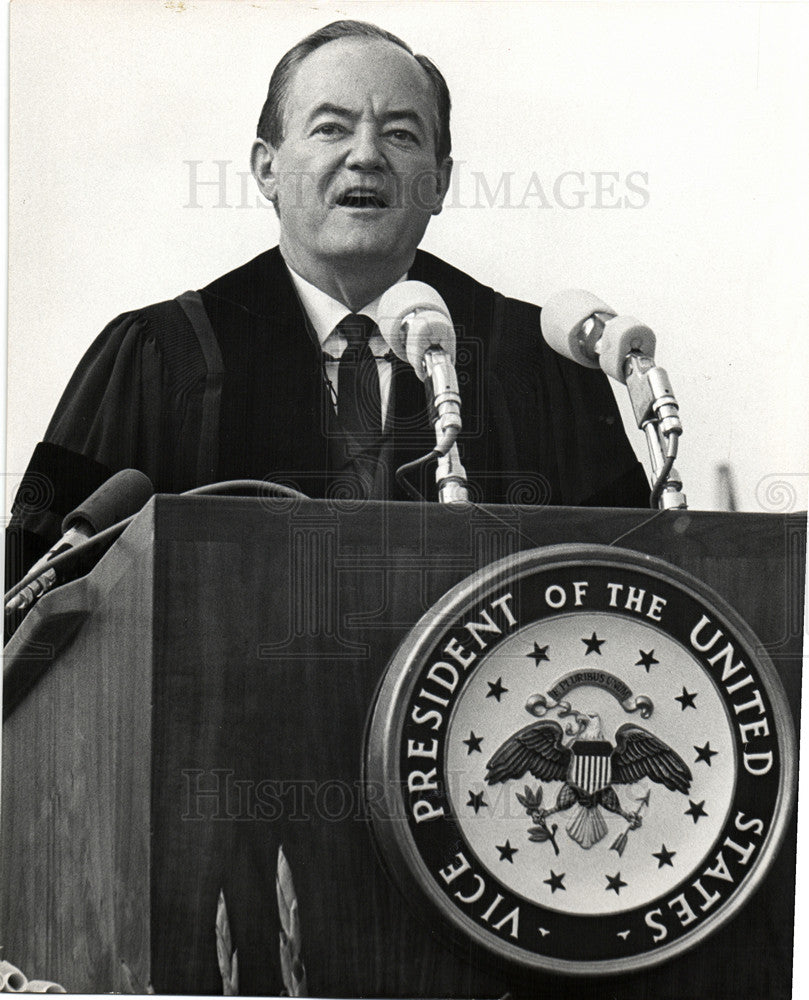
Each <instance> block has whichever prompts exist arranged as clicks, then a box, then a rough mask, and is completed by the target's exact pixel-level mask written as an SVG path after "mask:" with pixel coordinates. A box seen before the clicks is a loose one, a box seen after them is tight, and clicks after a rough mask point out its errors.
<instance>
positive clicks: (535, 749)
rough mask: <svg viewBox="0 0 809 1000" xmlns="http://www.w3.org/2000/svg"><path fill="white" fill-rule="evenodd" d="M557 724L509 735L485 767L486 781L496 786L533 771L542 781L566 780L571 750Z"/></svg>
mask: <svg viewBox="0 0 809 1000" xmlns="http://www.w3.org/2000/svg"><path fill="white" fill-rule="evenodd" d="M562 736H563V732H562V727H561V726H560V725H559V723H558V722H553V721H551V720H548V721H547V722H534V723H533V724H532V725H530V726H526V727H525V729H521V730H520V731H519V732H517V733H514V735H513V736H510V737H509V738H508V739H507V740H506V742H505V743H504V744H503V745H502V746H501V747H500V748H499V749H498V750H496V751H495V753H494V754H493V755H492V758H491V760H490V761H489V762H488V764H487V765H486V781H487V783H488V784H490V785H495V784H497V782H499V781H508V780H509V778H521V777H522V776H523V775H524V774H525V772H526V771H530V773H531V774H533V776H534V777H535V778H539V779H540V780H542V781H564V780H565V778H566V777H567V770H568V765H569V763H570V750H568V748H567V747H564V746H562Z"/></svg>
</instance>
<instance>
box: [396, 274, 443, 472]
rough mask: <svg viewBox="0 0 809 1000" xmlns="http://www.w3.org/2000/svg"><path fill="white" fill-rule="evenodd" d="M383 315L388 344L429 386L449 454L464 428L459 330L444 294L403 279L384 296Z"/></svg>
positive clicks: (432, 403) (440, 449) (441, 443)
mask: <svg viewBox="0 0 809 1000" xmlns="http://www.w3.org/2000/svg"><path fill="white" fill-rule="evenodd" d="M378 316H379V318H378V321H377V325H378V326H379V332H380V333H381V334H382V337H383V339H384V340H385V342H386V343H387V344H388V346H389V347H390V349H391V350H392V351H393V353H394V354H395V355H396V357H397V358H399V359H400V360H402V361H406V362H408V364H410V365H411V366H412V368H413V370H414V371H415V373H416V375H417V376H418V377H419V378H420V379H421V381H422V382H424V383H425V385H426V386H427V387H428V400H429V402H430V404H431V406H434V407H435V418H434V422H435V424H436V429H437V430H438V429H440V431H441V439H440V440H439V443H438V444H436V450H437V451H440V452H441V454H442V455H444V454H446V452H447V451H449V449H450V447H451V446H452V445H453V444H454V442H455V439H456V438H457V436H458V433H459V432H460V430H461V397H460V394H459V392H458V377H457V375H456V374H455V328H454V327H453V325H452V320H451V319H450V315H449V309H447V307H446V304H445V303H444V300H443V299H442V298H441V296H440V295H439V294H438V292H437V291H436V290H435V289H434V288H431V287H430V286H429V285H425V284H424V282H422V281H400V282H399V284H398V285H394V286H393V287H392V288H389V289H388V290H387V292H385V294H384V295H383V296H382V298H381V299H380V300H379V312H378ZM430 390H432V394H430Z"/></svg>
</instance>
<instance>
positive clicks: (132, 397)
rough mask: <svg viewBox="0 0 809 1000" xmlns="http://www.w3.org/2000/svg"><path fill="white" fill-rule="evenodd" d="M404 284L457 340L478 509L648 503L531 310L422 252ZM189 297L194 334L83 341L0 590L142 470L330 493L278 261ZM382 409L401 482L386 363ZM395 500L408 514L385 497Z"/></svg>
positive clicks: (605, 409) (321, 387)
mask: <svg viewBox="0 0 809 1000" xmlns="http://www.w3.org/2000/svg"><path fill="white" fill-rule="evenodd" d="M409 277H410V278H412V279H415V280H418V281H424V282H426V283H427V284H429V285H432V286H433V287H434V288H435V289H436V290H437V291H438V292H439V294H440V295H441V296H442V298H443V299H444V301H445V302H446V304H447V306H448V307H449V311H450V314H451V316H452V318H453V322H454V323H455V326H456V331H457V335H458V357H457V370H458V379H459V383H460V387H461V394H462V400H463V421H464V429H463V432H462V434H461V437H460V439H459V447H460V451H461V455H462V460H463V462H464V464H465V466H466V469H467V472H468V474H469V478H470V481H471V483H472V496H473V499H476V500H480V501H483V502H488V503H537V504H554V505H597V506H633V507H637V506H645V505H646V504H647V502H648V486H647V483H646V479H645V476H644V474H643V471H642V469H641V467H640V465H639V463H638V462H637V460H636V458H635V456H634V453H633V452H632V449H631V448H630V446H629V443H628V441H627V439H626V436H625V433H624V429H623V426H622V423H621V419H620V416H619V414H618V410H617V407H616V405H615V401H614V398H613V395H612V392H611V391H610V388H609V385H608V384H607V379H606V377H605V376H604V375H603V374H602V373H601V372H600V371H596V370H589V369H585V368H582V367H579V366H578V365H575V364H573V363H572V362H570V361H568V360H566V359H565V358H562V357H560V356H558V355H557V354H555V353H554V352H553V351H551V350H550V349H549V348H548V347H547V346H546V344H545V342H544V340H543V338H542V336H541V334H540V325H539V316H540V310H539V308H538V307H536V306H533V305H530V304H528V303H525V302H519V301H517V300H515V299H509V298H506V297H505V296H503V295H500V294H499V293H497V292H495V291H493V290H492V289H491V288H487V287H485V286H484V285H481V284H479V283H478V282H477V281H475V280H474V279H472V278H471V277H469V276H468V275H466V274H464V273H463V272H461V271H459V270H457V269H456V268H454V267H451V266H450V265H448V264H446V263H444V262H443V261H441V260H439V259H437V258H436V257H433V256H432V255H430V254H427V253H424V252H421V251H419V252H418V253H417V255H416V259H415V261H414V264H413V266H412V268H411V269H410V272H409ZM199 296H200V298H201V302H202V304H203V305H204V314H203V316H204V318H205V322H203V323H202V324H201V325H202V326H203V327H205V328H206V329H207V332H205V333H201V332H200V329H199V327H200V324H194V323H192V322H191V320H190V319H189V315H188V313H187V310H186V309H185V308H183V306H182V304H181V301H178V300H171V301H168V302H161V303H158V304H156V305H152V306H148V307H146V308H145V309H139V310H136V311H133V312H128V313H124V314H123V315H122V316H119V317H118V318H117V319H115V320H113V322H112V323H110V324H109V326H107V328H106V329H105V330H104V331H103V332H102V333H101V335H100V336H99V337H98V339H97V340H96V341H95V342H94V343H93V345H92V346H91V348H90V349H89V351H88V352H87V354H86V355H85V357H84V359H83V360H82V361H81V363H80V364H79V366H78V368H77V369H76V372H75V373H74V375H73V377H72V379H71V380H70V383H69V384H68V386H67V389H66V390H65V393H64V395H63V397H62V400H61V401H60V403H59V405H58V407H57V409H56V412H55V414H54V416H53V419H52V420H51V423H50V425H49V427H48V429H47V431H46V434H45V438H44V440H43V442H41V443H40V444H39V445H38V446H37V449H36V451H35V453H34V456H33V458H32V461H31V465H30V466H29V470H28V472H27V474H26V479H25V480H24V482H23V485H22V486H21V488H20V490H19V491H18V501H19V502H18V503H17V505H16V510H15V511H14V517H13V521H12V525H11V528H10V531H9V539H8V545H7V550H8V557H9V558H8V559H7V582H10V581H12V580H14V579H16V578H18V576H19V575H21V573H22V571H23V569H24V568H25V567H27V566H28V565H30V564H31V563H32V562H33V561H34V559H36V558H38V557H39V555H41V554H42V553H43V552H44V551H46V550H47V548H48V547H49V546H50V545H51V544H53V542H54V541H55V540H56V539H57V538H58V537H59V530H60V524H61V520H62V518H63V517H64V515H65V514H66V513H68V512H69V511H70V510H72V509H73V508H74V507H76V506H77V505H78V504H79V503H80V502H81V500H83V499H84V498H85V497H86V496H87V495H88V494H89V493H90V492H92V490H94V489H95V488H96V487H97V486H98V485H100V484H101V483H102V482H103V481H104V480H105V479H106V478H108V477H109V476H110V475H111V474H112V473H113V472H115V471H117V470H119V469H123V468H137V469H141V470H142V471H143V472H145V473H146V474H147V475H148V476H149V477H150V479H151V480H152V482H153V483H154V486H155V489H156V490H157V491H158V492H180V491H183V490H187V489H190V488H192V487H194V486H198V485H202V484H203V483H208V482H216V481H219V480H227V479H236V478H251V479H267V480H276V481H281V482H284V483H286V484H288V485H292V486H296V487H297V488H298V489H300V490H301V491H302V492H304V493H306V494H307V495H309V496H312V497H323V496H327V495H328V491H329V487H330V483H331V482H332V478H333V467H334V454H333V450H332V447H331V445H330V432H329V427H330V415H331V410H330V405H331V404H330V401H329V395H328V388H327V382H326V379H325V376H324V372H323V368H322V363H321V362H322V359H321V354H320V349H319V347H318V345H317V341H316V338H315V337H314V336H313V335H312V333H311V331H310V330H308V324H307V321H306V319H305V314H304V312H303V309H302V307H301V304H300V301H299V299H298V297H297V294H296V292H295V289H294V286H293V284H292V281H291V279H290V277H289V273H288V271H287V269H286V267H285V265H284V263H283V260H282V258H281V255H280V253H279V251H278V248H274V249H272V250H269V251H266V252H265V253H262V254H261V255H259V256H258V257H256V258H255V259H254V260H252V261H250V262H249V263H247V264H245V265H243V266H242V267H239V268H237V269H236V270H234V271H231V272H230V273H228V274H226V275H224V276H223V277H221V278H218V279H217V280H216V281H213V282H212V283H211V284H210V285H208V286H206V287H205V288H203V289H201V290H200V292H199ZM179 298H180V299H182V298H183V297H179ZM196 301H197V306H199V299H197V300H196ZM207 321H209V324H208V322H207ZM391 408H392V412H391V414H390V416H389V422H390V426H391V427H392V430H391V435H392V438H391V445H390V447H391V450H392V455H391V456H390V459H391V463H390V464H391V466H392V468H396V467H397V466H398V465H400V464H402V463H403V462H406V461H409V460H411V459H414V458H417V457H418V456H420V455H422V454H425V453H426V452H429V451H430V450H431V449H432V447H433V445H434V442H435V437H434V432H433V430H432V427H431V426H430V424H429V421H428V418H427V411H426V406H425V398H424V387H423V385H422V384H421V382H419V380H418V379H417V378H416V376H415V374H414V373H413V372H412V370H411V369H409V367H408V366H407V365H405V364H403V363H401V362H399V361H398V360H397V361H394V372H393V381H392V402H391ZM428 482H429V480H428ZM433 490H434V486H433ZM390 496H391V498H392V499H403V498H404V497H403V494H401V493H399V491H398V489H396V488H393V489H392V492H391V494H390Z"/></svg>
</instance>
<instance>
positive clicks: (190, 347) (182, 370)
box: [6, 300, 207, 588]
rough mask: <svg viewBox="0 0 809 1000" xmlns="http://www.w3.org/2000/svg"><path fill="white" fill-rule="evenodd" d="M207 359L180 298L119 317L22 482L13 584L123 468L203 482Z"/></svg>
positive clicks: (10, 540)
mask: <svg viewBox="0 0 809 1000" xmlns="http://www.w3.org/2000/svg"><path fill="white" fill-rule="evenodd" d="M206 374H207V367H206V364H205V359H204V357H203V354H202V351H201V349H200V346H199V341H198V339H197V337H196V334H195V331H194V329H193V327H192V326H191V324H190V323H189V321H188V319H187V317H186V314H185V312H184V311H183V309H181V308H180V306H179V305H178V303H177V301H175V300H172V301H169V302H163V303H158V304H157V305H155V306H149V307H148V308H146V309H142V310H138V311H136V312H129V313H125V314H123V315H121V316H119V317H118V318H117V319H115V320H113V321H112V323H110V324H109V325H108V326H107V327H106V328H105V329H104V331H103V332H102V333H101V334H100V335H99V337H98V338H97V339H96V340H95V341H94V343H93V344H92V346H91V347H90V349H89V350H88V351H87V353H86V354H85V356H84V358H83V359H82V360H81V362H80V363H79V365H78V367H77V368H76V371H75V372H74V374H73V377H72V378H71V379H70V382H69V383H68V386H67V388H66V389H65V392H64V394H63V396H62V398H61V400H60V402H59V405H58V406H57V408H56V412H55V413H54V415H53V418H52V419H51V422H50V424H49V425H48V429H47V431H46V432H45V437H44V440H43V441H41V442H40V443H39V444H38V445H37V448H36V450H35V451H34V455H33V457H32V459H31V462H30V464H29V467H28V469H27V471H26V473H25V476H24V477H23V480H22V483H21V485H20V487H19V489H18V490H17V494H16V497H15V501H14V504H13V506H12V519H11V523H10V524H9V528H8V530H7V532H6V587H7V588H8V587H9V586H11V585H12V584H13V583H14V582H16V580H18V579H19V578H20V577H21V576H22V575H23V573H24V572H25V570H26V569H27V568H28V567H29V566H30V565H31V564H32V563H33V562H35V561H36V560H37V559H38V558H39V557H40V556H41V555H43V554H44V553H45V552H46V551H47V550H48V548H50V547H51V546H52V545H53V544H54V542H55V541H57V539H58V538H59V537H60V535H61V523H62V519H63V518H64V516H65V515H66V514H68V513H69V512H70V511H71V510H73V509H74V508H75V507H77V506H78V505H79V503H81V501H82V500H84V499H86V497H87V496H88V495H89V494H90V493H92V492H93V491H94V490H95V489H96V488H97V487H98V486H100V485H101V483H103V482H104V481H105V480H106V479H108V478H109V476H110V475H112V474H113V473H114V472H117V471H119V470H120V469H126V468H135V469H140V470H141V471H142V472H144V473H146V475H147V476H149V478H150V479H151V480H152V483H153V485H154V487H155V490H156V491H157V492H178V491H181V490H184V489H189V488H191V487H192V486H195V485H198V482H197V479H198V475H199V467H200V448H201V447H202V442H201V441H200V433H201V430H200V428H201V425H202V414H203V410H204V406H203V403H204V396H205V387H206Z"/></svg>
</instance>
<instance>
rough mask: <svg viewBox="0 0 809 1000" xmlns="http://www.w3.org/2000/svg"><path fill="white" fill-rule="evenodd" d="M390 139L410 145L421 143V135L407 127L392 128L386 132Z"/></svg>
mask: <svg viewBox="0 0 809 1000" xmlns="http://www.w3.org/2000/svg"><path fill="white" fill-rule="evenodd" d="M385 134H386V135H387V136H388V138H389V139H393V141H394V142H398V143H400V144H403V145H408V146H418V145H420V142H419V137H418V136H417V135H416V134H415V133H414V132H411V131H410V130H409V129H406V128H392V129H389V130H388V131H387V132H386V133H385Z"/></svg>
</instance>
